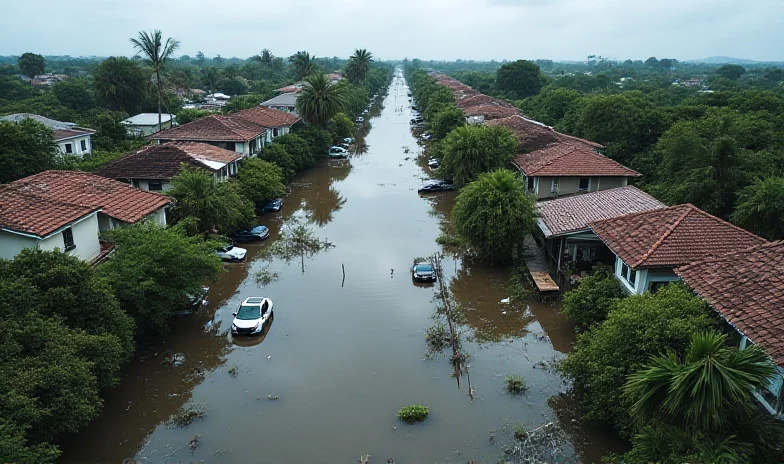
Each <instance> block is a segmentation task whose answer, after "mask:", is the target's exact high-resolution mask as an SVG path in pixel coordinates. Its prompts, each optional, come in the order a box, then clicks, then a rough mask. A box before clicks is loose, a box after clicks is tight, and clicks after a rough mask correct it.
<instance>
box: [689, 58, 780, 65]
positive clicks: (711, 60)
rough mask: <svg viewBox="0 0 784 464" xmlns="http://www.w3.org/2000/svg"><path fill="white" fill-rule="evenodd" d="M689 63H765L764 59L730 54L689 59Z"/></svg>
mask: <svg viewBox="0 0 784 464" xmlns="http://www.w3.org/2000/svg"><path fill="white" fill-rule="evenodd" d="M687 63H707V64H756V63H765V62H764V61H755V60H747V59H744V58H732V57H730V56H711V57H710V58H703V59H701V60H688V61H687Z"/></svg>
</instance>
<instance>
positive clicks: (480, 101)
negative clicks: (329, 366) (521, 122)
mask: <svg viewBox="0 0 784 464" xmlns="http://www.w3.org/2000/svg"><path fill="white" fill-rule="evenodd" d="M488 103H491V104H496V105H498V106H506V107H512V108H514V106H513V105H510V104H509V103H506V102H505V101H503V100H499V99H497V98H493V97H491V96H489V95H485V94H482V93H480V94H479V95H471V96H469V97H465V98H461V99H459V100H457V101H456V102H455V104H456V105H457V106H458V108H462V109H464V110H465V109H466V108H470V107H472V106H477V105H487V104H488Z"/></svg>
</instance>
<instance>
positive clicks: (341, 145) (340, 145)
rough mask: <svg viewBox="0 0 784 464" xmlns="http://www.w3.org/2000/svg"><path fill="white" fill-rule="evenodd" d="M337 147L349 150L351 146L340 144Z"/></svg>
mask: <svg viewBox="0 0 784 464" xmlns="http://www.w3.org/2000/svg"><path fill="white" fill-rule="evenodd" d="M337 146H339V147H340V148H342V149H344V150H348V149H349V147H350V146H351V145H349V144H347V143H339V144H338V145H337Z"/></svg>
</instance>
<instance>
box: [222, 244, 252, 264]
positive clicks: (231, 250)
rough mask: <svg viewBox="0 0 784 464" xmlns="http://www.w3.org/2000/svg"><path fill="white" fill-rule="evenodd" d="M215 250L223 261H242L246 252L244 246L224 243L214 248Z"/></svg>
mask: <svg viewBox="0 0 784 464" xmlns="http://www.w3.org/2000/svg"><path fill="white" fill-rule="evenodd" d="M215 252H216V253H217V254H218V257H219V258H220V259H222V260H223V261H242V260H243V259H245V255H246V254H247V253H248V250H246V249H245V248H240V247H235V246H234V245H226V246H222V247H220V248H216V249H215Z"/></svg>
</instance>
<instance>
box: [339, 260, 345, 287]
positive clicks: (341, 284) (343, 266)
mask: <svg viewBox="0 0 784 464" xmlns="http://www.w3.org/2000/svg"><path fill="white" fill-rule="evenodd" d="M340 267H341V268H343V282H341V283H340V287H341V288H343V285H344V284H345V283H346V265H345V264H343V263H340Z"/></svg>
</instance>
